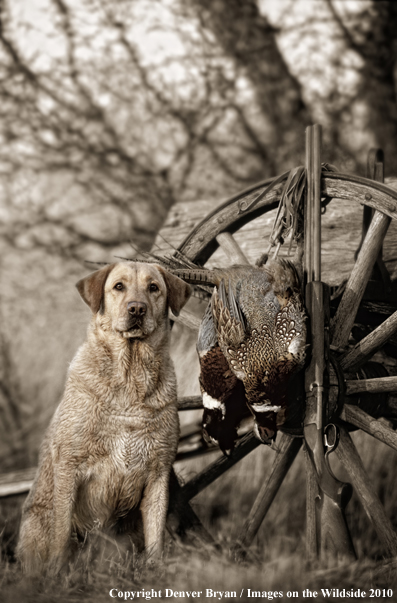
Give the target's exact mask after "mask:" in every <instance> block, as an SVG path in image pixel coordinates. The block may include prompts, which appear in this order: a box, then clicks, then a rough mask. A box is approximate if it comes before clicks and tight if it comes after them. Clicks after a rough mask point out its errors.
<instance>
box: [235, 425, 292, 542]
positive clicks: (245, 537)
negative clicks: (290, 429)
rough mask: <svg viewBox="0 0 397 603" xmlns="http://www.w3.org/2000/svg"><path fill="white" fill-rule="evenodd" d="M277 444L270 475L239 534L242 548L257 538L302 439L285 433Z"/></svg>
mask: <svg viewBox="0 0 397 603" xmlns="http://www.w3.org/2000/svg"><path fill="white" fill-rule="evenodd" d="M277 445H278V448H279V450H278V452H277V453H276V456H275V458H274V460H273V465H272V468H271V471H270V475H269V477H268V478H267V480H266V481H265V483H264V484H263V485H262V487H261V488H260V490H259V492H258V495H257V497H256V499H255V502H254V504H253V507H252V509H251V511H250V514H249V516H248V518H247V520H246V522H245V524H244V527H243V529H242V530H241V532H240V534H239V536H238V542H239V545H240V547H241V548H242V549H245V548H247V547H249V546H250V545H251V543H252V541H253V539H254V538H255V536H256V534H257V532H258V530H259V528H260V526H261V524H262V521H263V520H264V518H265V516H266V513H267V512H268V510H269V509H270V506H271V504H272V502H273V500H274V498H275V496H276V494H277V492H278V491H279V489H280V486H281V484H282V483H283V481H284V478H285V476H286V475H287V473H288V470H289V468H290V467H291V465H292V463H293V461H294V460H295V457H296V455H297V454H298V451H299V450H300V447H301V445H302V439H301V438H292V437H291V436H289V435H287V434H286V433H283V434H281V436H280V439H279V441H278V442H277Z"/></svg>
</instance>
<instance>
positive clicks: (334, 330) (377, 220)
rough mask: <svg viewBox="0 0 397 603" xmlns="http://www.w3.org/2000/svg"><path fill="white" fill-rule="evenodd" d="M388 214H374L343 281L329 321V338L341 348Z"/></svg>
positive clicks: (379, 242) (375, 254) (373, 262)
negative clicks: (347, 277) (346, 280)
mask: <svg viewBox="0 0 397 603" xmlns="http://www.w3.org/2000/svg"><path fill="white" fill-rule="evenodd" d="M389 224H390V217H389V216H386V215H385V214H382V213H381V212H379V211H376V212H375V213H374V216H373V218H372V221H371V224H370V227H369V229H368V232H367V235H366V237H365V240H364V243H363V246H362V248H361V250H360V253H359V255H358V258H357V261H356V263H355V265H354V268H353V270H352V273H351V275H350V278H349V280H348V282H347V284H346V289H345V292H344V294H343V296H342V299H341V302H340V304H339V307H338V310H337V312H336V315H335V317H334V320H333V321H332V323H331V341H332V345H333V346H335V347H336V348H344V347H345V346H346V345H347V342H348V340H349V335H350V331H351V328H352V326H353V324H354V319H355V317H356V314H357V310H358V307H359V305H360V302H361V299H362V296H363V294H364V291H365V288H366V286H367V283H368V280H369V278H370V276H371V272H372V269H373V267H374V264H375V261H376V258H377V257H378V255H379V252H380V249H381V247H382V244H383V239H384V238H385V235H386V232H387V229H388V227H389Z"/></svg>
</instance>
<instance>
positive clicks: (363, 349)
mask: <svg viewBox="0 0 397 603" xmlns="http://www.w3.org/2000/svg"><path fill="white" fill-rule="evenodd" d="M341 303H342V302H341ZM394 333H397V312H394V314H392V315H391V316H389V318H387V319H386V320H385V321H384V322H383V323H382V324H381V325H379V327H377V328H376V329H374V330H373V331H372V332H371V333H369V335H367V336H366V337H364V339H362V340H361V341H360V342H359V343H357V345H355V346H354V348H352V349H351V350H349V351H348V352H346V353H345V354H344V355H343V356H342V358H341V367H342V369H343V370H344V371H346V370H355V369H357V368H358V367H360V366H361V365H362V364H363V363H364V362H367V360H369V358H370V357H371V356H373V354H375V352H377V350H379V349H380V348H381V347H382V346H383V345H384V344H385V343H386V341H387V340H388V339H389V338H390V337H392V335H394ZM388 391H392V390H388Z"/></svg>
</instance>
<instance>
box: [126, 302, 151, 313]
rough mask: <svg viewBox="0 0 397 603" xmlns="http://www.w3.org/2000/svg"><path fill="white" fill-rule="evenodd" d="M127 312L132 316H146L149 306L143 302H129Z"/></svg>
mask: <svg viewBox="0 0 397 603" xmlns="http://www.w3.org/2000/svg"><path fill="white" fill-rule="evenodd" d="M127 310H128V312H129V313H130V314H131V315H132V316H144V315H145V314H146V310H147V305H146V304H144V303H143V302H128V304H127Z"/></svg>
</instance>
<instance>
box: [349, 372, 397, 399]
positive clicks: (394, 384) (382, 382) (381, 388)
mask: <svg viewBox="0 0 397 603" xmlns="http://www.w3.org/2000/svg"><path fill="white" fill-rule="evenodd" d="M362 392H368V393H370V394H381V393H389V392H397V377H396V376H393V377H376V378H374V379H361V380H357V381H356V380H354V379H352V380H347V381H346V395H347V396H351V395H352V394H359V393H362Z"/></svg>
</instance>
